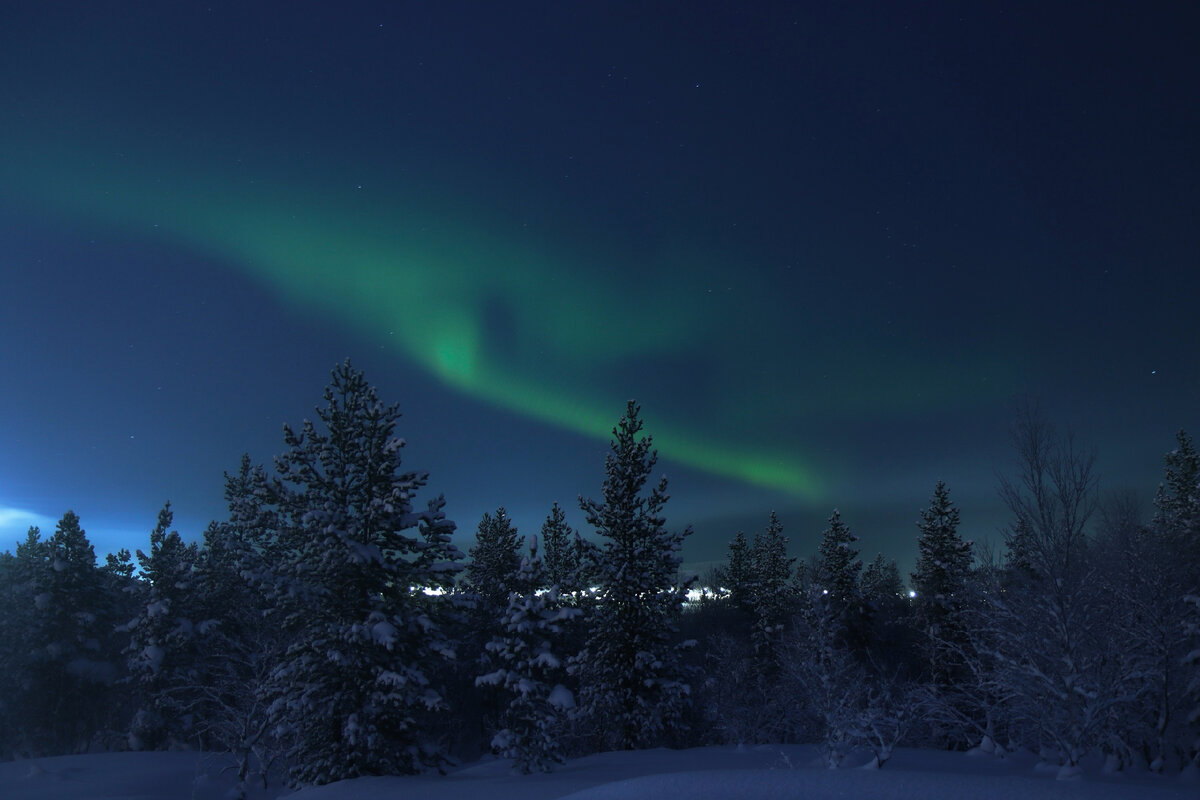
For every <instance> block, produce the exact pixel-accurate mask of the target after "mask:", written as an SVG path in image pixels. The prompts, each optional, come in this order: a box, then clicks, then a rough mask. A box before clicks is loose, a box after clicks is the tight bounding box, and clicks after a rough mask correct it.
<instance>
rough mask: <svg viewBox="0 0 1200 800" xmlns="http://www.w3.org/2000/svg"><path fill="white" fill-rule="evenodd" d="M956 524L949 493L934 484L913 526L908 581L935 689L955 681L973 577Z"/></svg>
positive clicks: (966, 548) (967, 551)
mask: <svg viewBox="0 0 1200 800" xmlns="http://www.w3.org/2000/svg"><path fill="white" fill-rule="evenodd" d="M959 521H960V515H959V511H958V509H957V508H955V507H954V504H953V503H951V502H950V491H949V489H947V488H946V484H945V482H944V481H938V484H937V486H936V487H934V490H933V498H932V500H930V503H929V507H928V508H926V509H923V510H922V511H921V518H920V520H918V522H917V530H919V531H920V535H919V536H918V537H917V564H916V568H915V569H914V570H913V572H912V575H911V577H912V586H913V591H915V592H916V598H915V599H914V607H913V608H914V613H915V614H916V620H917V625H918V626H919V627H920V629H921V631H922V633H924V635H925V637H926V652H927V654H928V659H929V667H930V671H931V677H932V678H933V681H934V683H935V685H939V686H945V685H947V684H948V683H950V682H951V681H952V680H954V678H955V677H956V673H957V670H958V668H957V667H956V666H955V664H957V663H958V660H959V657H958V656H956V655H955V654H956V653H961V652H962V648H963V647H965V646H966V642H967V636H966V631H965V630H964V626H965V624H966V623H965V621H964V619H963V613H964V611H963V609H964V606H965V602H966V598H965V594H964V593H965V590H966V585H967V581H968V580H969V579H970V575H971V542H967V541H963V539H962V538H961V537H959V535H958V525H959Z"/></svg>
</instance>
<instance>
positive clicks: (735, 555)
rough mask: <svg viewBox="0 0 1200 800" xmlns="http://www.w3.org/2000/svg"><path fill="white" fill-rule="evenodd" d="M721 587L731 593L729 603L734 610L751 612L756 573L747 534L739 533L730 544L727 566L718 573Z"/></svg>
mask: <svg viewBox="0 0 1200 800" xmlns="http://www.w3.org/2000/svg"><path fill="white" fill-rule="evenodd" d="M718 575H719V577H720V580H721V584H722V585H721V587H719V588H723V589H726V590H727V591H728V592H729V602H730V603H731V604H732V605H733V607H734V608H736V609H738V610H742V611H749V610H750V609H751V608H752V605H753V598H754V595H755V591H754V589H755V585H756V584H755V572H754V565H753V563H752V561H751V557H750V545H749V543H748V542H747V541H746V534H744V533H742V532H741V531H738V532H737V533H735V534H734V535H733V539H732V540H731V541H730V542H729V555H728V557H727V559H726V561H725V566H724V567H722V568H721V570H720V572H719V573H718Z"/></svg>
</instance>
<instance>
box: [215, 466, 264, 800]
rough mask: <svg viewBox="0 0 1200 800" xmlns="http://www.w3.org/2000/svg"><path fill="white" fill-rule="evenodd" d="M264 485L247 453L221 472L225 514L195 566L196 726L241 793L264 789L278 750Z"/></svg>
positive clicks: (258, 469)
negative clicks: (198, 633)
mask: <svg viewBox="0 0 1200 800" xmlns="http://www.w3.org/2000/svg"><path fill="white" fill-rule="evenodd" d="M266 489H267V478H266V475H265V473H264V472H263V470H262V468H261V467H257V466H251V462H250V458H249V456H243V457H242V460H241V465H240V468H239V470H238V472H237V473H235V474H232V475H231V474H229V473H226V474H225V500H226V502H227V504H228V507H229V516H228V518H227V519H226V520H224V521H221V522H213V523H212V524H210V525H209V526H208V528H207V529H206V530H205V532H204V547H203V548H202V549H201V550H200V559H199V562H198V564H197V577H196V584H197V586H198V588H199V592H198V598H197V607H198V612H197V613H198V616H199V617H200V618H201V619H202V620H203V621H202V623H201V627H202V629H203V639H202V642H203V651H204V652H203V655H204V659H205V670H204V675H203V678H204V681H203V683H202V684H201V685H200V687H199V689H200V692H199V696H198V707H199V713H198V718H199V719H198V721H199V727H200V732H201V734H202V736H203V737H204V740H205V741H206V742H207V746H208V747H209V748H210V749H212V750H219V751H222V752H225V753H228V758H230V759H231V760H232V766H233V769H234V771H235V772H236V775H237V779H238V783H237V788H238V790H239V793H240V795H242V796H244V795H245V794H246V792H247V790H248V789H249V787H250V785H251V783H256V784H258V785H260V786H262V787H264V788H265V786H266V781H267V777H266V776H267V774H268V771H269V770H270V768H271V765H272V762H273V761H274V759H275V758H276V756H277V754H278V749H279V748H278V742H277V741H276V740H275V739H274V737H273V736H272V731H271V724H270V716H269V714H268V713H267V704H268V702H269V699H268V698H269V688H270V677H271V672H272V670H273V669H274V667H275V665H276V664H278V663H279V662H280V660H281V658H282V655H283V653H284V650H285V640H284V638H283V636H282V631H281V629H280V625H279V622H280V615H281V610H280V609H278V608H277V607H275V606H274V604H268V603H267V602H266V598H268V597H270V596H271V595H272V591H273V587H274V586H275V583H274V578H275V577H276V575H275V572H274V570H275V568H276V567H277V566H278V565H279V563H280V559H279V558H278V555H279V548H278V537H277V535H276V534H277V530H278V525H277V522H278V520H277V518H276V516H275V513H274V510H273V509H272V508H271V507H270V506H269V505H267V504H266V500H265V498H266Z"/></svg>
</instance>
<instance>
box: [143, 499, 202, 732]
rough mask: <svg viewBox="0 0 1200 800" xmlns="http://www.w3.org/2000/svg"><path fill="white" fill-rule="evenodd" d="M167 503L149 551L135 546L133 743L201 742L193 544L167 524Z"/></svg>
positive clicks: (195, 553)
mask: <svg viewBox="0 0 1200 800" xmlns="http://www.w3.org/2000/svg"><path fill="white" fill-rule="evenodd" d="M173 518H174V515H173V513H172V512H171V504H170V503H167V504H166V505H165V506H163V508H162V509H161V510H160V511H159V512H158V523H157V524H156V525H155V527H154V530H153V531H151V533H150V552H149V553H148V554H147V553H145V552H143V551H141V550H138V551H137V560H138V565H139V567H140V569H141V580H142V587H143V591H142V592H141V596H142V604H141V608H140V609H139V613H138V615H137V617H136V618H135V619H134V620H133V622H131V623H130V625H129V628H130V641H129V647H128V651H127V652H128V657H129V673H130V677H131V678H132V679H133V681H134V682H135V684H136V685H137V692H136V694H137V697H138V701H139V708H138V712H137V714H136V715H135V717H134V721H133V728H132V731H131V736H130V738H131V742H132V744H133V745H134V749H142V748H148V749H153V748H156V747H160V746H170V745H171V744H186V745H190V746H202V745H203V744H204V743H203V742H202V741H200V740H199V739H198V738H197V718H196V715H197V713H198V712H199V711H200V709H199V708H198V705H197V702H198V697H199V694H200V693H201V691H202V689H201V687H202V685H203V678H202V676H201V672H202V670H203V663H202V662H203V659H202V658H201V652H202V648H201V646H200V644H199V643H198V642H197V637H198V634H199V628H200V622H201V620H200V619H199V618H198V617H197V612H198V609H197V608H196V592H197V586H196V575H195V570H196V564H197V562H198V561H199V553H198V548H197V547H196V545H195V544H187V543H185V542H184V541H183V538H182V537H181V536H180V535H179V532H178V531H173V530H170V527H171V522H172V520H173Z"/></svg>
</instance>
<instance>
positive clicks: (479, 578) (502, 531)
mask: <svg viewBox="0 0 1200 800" xmlns="http://www.w3.org/2000/svg"><path fill="white" fill-rule="evenodd" d="M519 548H520V544H519V541H518V539H517V529H516V528H515V527H514V526H513V524H512V520H511V519H510V518H509V516H508V512H506V511H505V510H504V507H503V506H501V507H500V508H498V509H496V515H495V516H492V515H491V514H489V513H488V512H486V511H485V512H484V513H483V519H481V520H480V521H479V528H478V530H477V531H476V532H475V546H474V547H472V548H471V550H470V556H471V563H470V564H468V565H467V569H466V583H467V585H468V586H470V587H471V589H472V590H473V591H474V592H475V594H476V595H477V596H478V597H479V602H480V603H481V608H482V609H483V610H484V611H485V612H486V613H487V614H488V615H489V616H495V614H496V613H498V612H499V611H500V610H502V609H503V608H504V606H505V605H506V604H507V603H508V593H509V592H510V591H511V589H512V586H511V585H510V584H511V582H512V579H513V576H515V575H516V573H517V568H518V567H519V566H520V565H521V554H520V553H519V552H518V550H519Z"/></svg>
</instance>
